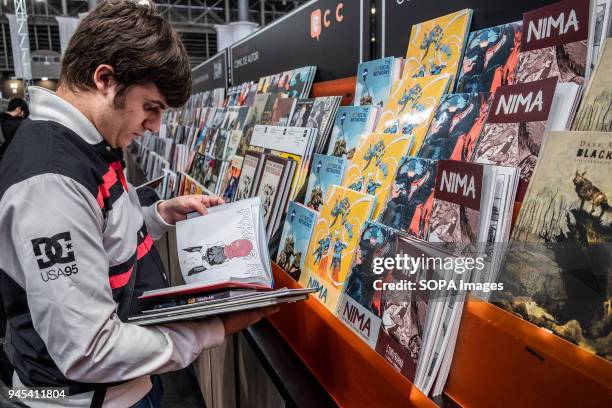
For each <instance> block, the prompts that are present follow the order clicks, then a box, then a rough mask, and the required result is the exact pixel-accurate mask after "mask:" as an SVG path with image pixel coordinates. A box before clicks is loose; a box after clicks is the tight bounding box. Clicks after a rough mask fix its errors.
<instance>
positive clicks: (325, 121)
mask: <svg viewBox="0 0 612 408" xmlns="http://www.w3.org/2000/svg"><path fill="white" fill-rule="evenodd" d="M341 99H342V98H341V97H340V96H324V97H320V98H315V101H314V104H313V105H312V110H311V111H310V115H309V116H308V120H307V121H306V127H309V128H316V129H318V132H317V141H316V143H315V145H316V146H319V144H320V143H321V140H325V138H326V137H327V135H328V134H329V133H328V132H329V129H330V124H331V123H333V120H334V118H335V115H336V109H337V107H338V105H339V104H340V100H341ZM317 153H320V151H318V150H317Z"/></svg>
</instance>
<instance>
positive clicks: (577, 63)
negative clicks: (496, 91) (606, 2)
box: [515, 0, 589, 85]
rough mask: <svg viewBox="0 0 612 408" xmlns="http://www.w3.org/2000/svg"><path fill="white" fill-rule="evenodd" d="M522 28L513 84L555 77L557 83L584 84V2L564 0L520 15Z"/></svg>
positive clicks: (586, 32)
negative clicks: (523, 32)
mask: <svg viewBox="0 0 612 408" xmlns="http://www.w3.org/2000/svg"><path fill="white" fill-rule="evenodd" d="M561 21H562V23H561V24H551V23H552V22H554V23H558V22H561ZM523 27H524V31H525V34H524V35H523V36H521V53H520V55H519V62H518V67H517V70H516V77H515V81H516V82H519V83H524V82H531V81H538V80H540V79H546V78H551V77H558V78H559V82H574V83H576V84H577V85H582V84H583V83H584V76H585V72H586V64H587V47H588V44H587V43H588V35H589V3H588V2H586V1H581V0H565V1H561V2H557V3H553V4H550V5H548V6H544V7H541V8H538V9H535V10H531V11H529V12H527V13H525V14H524V15H523Z"/></svg>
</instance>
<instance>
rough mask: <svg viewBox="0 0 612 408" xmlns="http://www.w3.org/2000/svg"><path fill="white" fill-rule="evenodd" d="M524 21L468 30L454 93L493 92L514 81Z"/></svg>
mask: <svg viewBox="0 0 612 408" xmlns="http://www.w3.org/2000/svg"><path fill="white" fill-rule="evenodd" d="M522 31H523V22H522V21H517V22H515V23H509V24H503V25H499V26H495V27H490V28H485V29H482V30H479V31H474V32H472V33H470V36H469V38H468V42H467V46H466V49H465V53H464V56H463V62H462V65H461V71H460V73H459V76H458V78H457V88H456V89H455V92H457V93H476V92H491V93H493V92H495V90H496V89H497V88H498V87H500V86H502V85H508V84H512V83H514V82H513V81H514V74H515V72H516V66H517V65H518V59H519V52H520V46H521V33H522Z"/></svg>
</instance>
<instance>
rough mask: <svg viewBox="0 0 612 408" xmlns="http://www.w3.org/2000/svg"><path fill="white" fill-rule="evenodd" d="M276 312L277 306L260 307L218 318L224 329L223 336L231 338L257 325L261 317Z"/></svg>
mask: <svg viewBox="0 0 612 408" xmlns="http://www.w3.org/2000/svg"><path fill="white" fill-rule="evenodd" d="M276 312H278V306H269V307H262V308H260V309H252V310H244V311H241V312H234V313H227V314H223V315H221V316H219V318H220V319H221V321H222V322H223V327H224V328H225V335H226V336H231V335H232V334H234V333H236V332H239V331H240V330H242V329H246V328H247V327H249V326H251V325H253V324H255V323H257V322H258V321H260V320H261V319H262V318H263V317H266V316H269V315H271V314H272V313H276Z"/></svg>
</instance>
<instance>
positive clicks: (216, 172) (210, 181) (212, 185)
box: [202, 157, 226, 194]
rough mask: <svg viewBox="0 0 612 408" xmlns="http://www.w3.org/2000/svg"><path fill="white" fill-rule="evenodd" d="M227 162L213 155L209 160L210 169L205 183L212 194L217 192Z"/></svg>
mask: <svg viewBox="0 0 612 408" xmlns="http://www.w3.org/2000/svg"><path fill="white" fill-rule="evenodd" d="M224 163H226V162H224V161H223V160H220V159H217V158H216V157H212V158H211V159H210V162H209V170H208V171H207V172H206V176H205V178H204V180H203V183H202V184H203V185H204V187H206V188H207V189H208V190H209V191H210V192H211V193H212V194H216V193H217V185H218V183H219V181H220V180H219V179H220V177H221V176H222V174H221V173H222V170H223V164H224Z"/></svg>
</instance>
